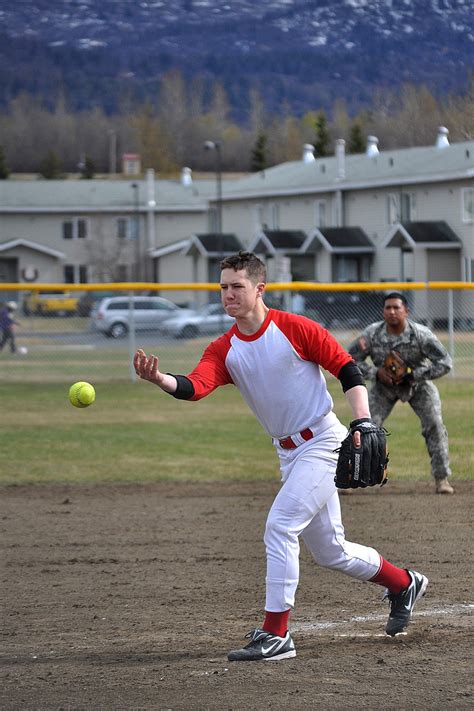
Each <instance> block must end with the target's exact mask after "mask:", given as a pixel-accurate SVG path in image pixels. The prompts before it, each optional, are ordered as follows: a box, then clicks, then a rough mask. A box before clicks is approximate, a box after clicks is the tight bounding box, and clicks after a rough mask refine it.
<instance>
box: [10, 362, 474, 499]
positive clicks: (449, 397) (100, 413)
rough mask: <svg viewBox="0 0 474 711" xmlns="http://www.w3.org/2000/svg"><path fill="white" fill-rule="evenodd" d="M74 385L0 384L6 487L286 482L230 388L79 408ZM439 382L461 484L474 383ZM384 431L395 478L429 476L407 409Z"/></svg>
mask: <svg viewBox="0 0 474 711" xmlns="http://www.w3.org/2000/svg"><path fill="white" fill-rule="evenodd" d="M81 377H82V375H81ZM69 384H70V382H67V383H63V384H61V383H51V382H45V383H43V384H42V385H40V384H37V383H26V382H25V383H1V384H0V402H1V405H2V407H1V414H0V423H1V428H2V439H1V444H0V458H1V463H2V466H1V468H0V469H1V471H0V484H10V485H11V484H25V483H51V482H70V483H73V482H104V481H122V482H134V481H135V482H136V481H142V482H143V481H157V480H173V481H186V480H187V481H189V480H194V481H197V480H202V481H216V480H225V479H228V480H249V481H250V480H253V481H256V480H263V479H265V480H268V479H271V478H274V479H275V480H277V479H278V466H277V459H276V456H275V454H274V452H273V447H272V445H271V443H270V440H269V438H268V437H267V436H266V435H265V433H264V432H263V431H262V429H261V428H260V425H259V424H258V423H257V422H256V420H255V419H254V417H253V415H252V414H251V413H250V412H249V410H248V409H247V406H246V405H245V404H244V403H243V401H242V400H241V398H240V395H239V393H238V392H237V391H236V390H235V388H233V387H231V386H228V387H226V388H222V389H220V390H219V391H217V392H215V393H214V394H213V395H211V396H210V397H209V398H207V399H205V400H203V401H201V402H198V403H186V402H181V401H177V400H175V399H174V398H172V397H169V396H167V395H165V394H164V393H162V392H161V391H159V390H158V388H155V387H154V386H152V385H150V384H149V383H144V382H137V383H135V384H132V383H127V382H115V383H114V382H104V383H97V384H96V390H97V399H96V402H95V403H94V405H92V406H91V407H89V408H86V409H83V410H77V409H75V408H73V407H72V406H71V405H70V404H69V401H68V397H67V395H68V389H69ZM438 385H439V388H440V391H441V396H442V399H443V408H444V416H445V423H446V426H447V428H448V432H449V436H450V448H451V460H452V468H453V473H454V479H471V478H472V473H473V469H474V467H473V454H472V449H471V448H469V447H468V442H469V441H472V434H473V433H472V421H473V418H472V414H473V413H472V410H473V408H472V402H473V400H474V382H473V381H471V380H456V379H454V378H448V377H446V378H443V379H441V380H440V381H438ZM329 387H330V390H331V392H332V394H333V397H334V400H335V403H336V411H337V412H338V414H339V416H340V418H341V420H342V421H343V422H345V423H347V422H348V421H349V419H350V413H349V410H348V407H347V405H346V403H345V400H344V397H343V395H342V392H341V389H340V385H339V383H337V382H336V381H334V379H332V378H331V379H330V381H329ZM386 425H387V428H388V429H389V431H390V432H391V436H390V439H389V444H390V470H391V476H392V477H393V478H394V479H395V478H396V479H402V478H406V479H411V480H420V479H426V480H427V479H428V477H429V461H428V455H427V453H426V450H425V446H424V441H423V439H422V437H421V434H420V426H419V421H418V419H417V418H416V416H415V415H414V414H413V413H412V411H411V410H410V408H409V406H407V405H401V404H398V405H397V406H396V408H395V410H394V412H393V414H392V416H391V417H390V419H389V420H388V421H387V423H386Z"/></svg>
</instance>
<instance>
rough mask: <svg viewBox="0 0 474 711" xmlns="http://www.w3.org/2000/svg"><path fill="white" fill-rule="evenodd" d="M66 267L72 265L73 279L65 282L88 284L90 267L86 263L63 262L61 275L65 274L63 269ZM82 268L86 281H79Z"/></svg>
mask: <svg viewBox="0 0 474 711" xmlns="http://www.w3.org/2000/svg"><path fill="white" fill-rule="evenodd" d="M66 267H72V270H73V281H71V282H65V283H67V284H88V283H89V281H90V267H89V265H87V264H65V265H64V268H63V275H64V276H65V269H66ZM81 267H82V268H85V270H86V281H83V282H81V281H79V277H80V270H81Z"/></svg>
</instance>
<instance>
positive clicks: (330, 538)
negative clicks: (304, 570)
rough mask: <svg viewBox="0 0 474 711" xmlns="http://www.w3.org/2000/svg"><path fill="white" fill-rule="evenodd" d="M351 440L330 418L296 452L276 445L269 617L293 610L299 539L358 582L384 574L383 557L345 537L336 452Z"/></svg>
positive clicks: (269, 526) (270, 524) (267, 531)
mask: <svg viewBox="0 0 474 711" xmlns="http://www.w3.org/2000/svg"><path fill="white" fill-rule="evenodd" d="M346 434H347V429H346V428H345V427H344V426H343V425H342V424H341V423H340V422H339V420H338V419H337V417H336V415H335V414H334V413H333V412H330V413H329V414H328V415H326V417H324V419H323V420H322V421H321V422H319V423H318V426H317V434H316V436H315V437H313V439H311V440H308V441H307V442H305V443H304V444H302V445H301V446H299V447H297V448H296V449H282V448H281V447H280V446H278V445H277V452H278V456H279V459H280V471H281V475H282V477H281V478H282V482H283V485H282V487H281V489H280V491H279V493H278V495H277V497H276V498H275V501H274V502H273V505H272V507H271V509H270V512H269V514H268V518H267V524H266V529H265V537H264V541H265V546H266V551H267V577H266V591H267V592H266V605H265V610H267V611H268V612H282V611H284V610H288V609H289V608H290V607H293V606H294V603H295V594H296V588H297V586H298V580H299V553H300V545H299V536H300V535H301V536H302V538H303V540H304V542H305V543H306V545H307V547H308V548H309V550H310V551H311V554H312V556H313V558H314V560H315V561H316V563H318V564H319V565H322V566H324V567H326V568H333V569H334V570H340V571H341V572H342V573H346V575H350V576H351V577H353V578H357V580H370V579H371V578H373V577H374V575H376V574H377V573H378V571H379V568H380V555H379V554H378V553H377V551H376V550H374V549H373V548H368V547H367V546H362V545H359V544H358V543H350V542H349V541H346V539H345V537H344V527H343V525H342V520H341V507H340V504H339V495H338V493H337V489H336V486H335V484H334V474H335V469H336V462H337V454H336V453H335V452H334V450H335V449H336V448H337V447H339V446H340V444H341V441H342V440H343V439H344V437H345V436H346Z"/></svg>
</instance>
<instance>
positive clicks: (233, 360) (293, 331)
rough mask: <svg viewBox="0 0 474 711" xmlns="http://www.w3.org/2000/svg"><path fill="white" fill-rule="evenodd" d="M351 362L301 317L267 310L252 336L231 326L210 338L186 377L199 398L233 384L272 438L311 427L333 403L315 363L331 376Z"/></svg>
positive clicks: (322, 331)
mask: <svg viewBox="0 0 474 711" xmlns="http://www.w3.org/2000/svg"><path fill="white" fill-rule="evenodd" d="M351 361H352V358H351V356H350V355H349V354H348V353H347V351H345V350H344V348H343V347H342V346H341V345H340V344H339V343H338V342H337V341H336V339H335V338H334V337H333V336H332V335H331V334H330V333H329V332H328V331H326V329H325V328H323V327H322V326H321V325H320V324H318V323H316V322H315V321H311V320H310V319H308V318H306V317H305V316H299V315H296V314H290V313H286V312H284V311H277V310H276V309H270V310H269V312H268V314H267V316H266V318H265V321H264V322H263V324H262V326H261V327H260V328H259V330H258V331H257V332H256V333H254V334H252V335H251V336H246V335H244V334H243V333H241V332H240V331H239V329H238V328H237V326H236V325H234V326H232V328H231V329H230V330H229V331H228V332H227V333H225V334H224V335H223V336H221V337H220V338H218V339H216V340H215V341H213V342H212V343H211V344H210V345H209V346H208V347H207V348H206V350H205V351H204V353H203V355H202V358H201V360H200V361H199V363H198V364H197V366H196V367H195V368H194V370H193V371H192V372H191V373H189V374H188V375H187V377H188V378H189V380H190V381H191V382H192V384H193V386H194V395H193V397H192V398H191V400H200V399H201V398H203V397H205V396H206V395H209V393H211V392H212V391H213V390H215V389H216V388H217V387H219V385H227V384H229V383H233V384H234V385H235V386H236V387H237V388H238V389H239V390H240V392H241V393H242V396H243V397H244V399H245V401H246V402H247V404H248V406H249V407H250V408H251V410H252V411H253V412H254V414H255V416H256V417H257V419H258V420H259V422H260V423H261V424H262V426H263V428H264V429H265V430H266V431H267V432H268V434H269V435H270V436H271V437H274V438H276V439H281V438H283V437H286V436H288V435H291V434H293V433H295V432H300V431H301V430H304V429H305V428H307V427H311V425H312V424H314V423H316V422H317V421H318V420H319V419H320V418H321V417H323V416H324V415H326V414H327V413H328V412H330V410H332V407H333V401H332V398H331V396H330V394H329V392H328V390H327V387H326V380H325V378H324V376H323V374H322V372H321V369H320V366H322V367H323V368H325V369H326V370H328V371H329V372H330V373H332V374H333V375H334V376H335V377H337V376H338V374H339V371H340V370H341V368H342V367H343V366H344V365H346V363H349V362H351Z"/></svg>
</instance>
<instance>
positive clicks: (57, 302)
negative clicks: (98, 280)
mask: <svg viewBox="0 0 474 711" xmlns="http://www.w3.org/2000/svg"><path fill="white" fill-rule="evenodd" d="M79 297H80V294H69V293H67V292H65V291H32V292H30V293H29V294H26V295H25V297H24V299H23V313H24V314H25V316H32V315H38V316H73V315H74V314H76V313H77V304H78V302H79Z"/></svg>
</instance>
